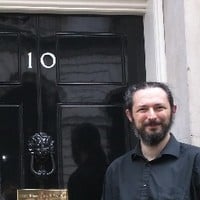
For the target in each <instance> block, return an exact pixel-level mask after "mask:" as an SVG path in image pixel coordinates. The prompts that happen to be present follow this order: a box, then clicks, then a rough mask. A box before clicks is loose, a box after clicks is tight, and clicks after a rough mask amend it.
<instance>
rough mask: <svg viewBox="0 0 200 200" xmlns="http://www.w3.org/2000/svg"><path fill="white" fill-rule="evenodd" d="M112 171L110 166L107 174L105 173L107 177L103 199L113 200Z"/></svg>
mask: <svg viewBox="0 0 200 200" xmlns="http://www.w3.org/2000/svg"><path fill="white" fill-rule="evenodd" d="M112 190H113V189H112V172H111V169H109V168H108V170H107V172H106V174H105V179H104V184H103V193H102V198H101V200H113V199H114V197H113V191H112Z"/></svg>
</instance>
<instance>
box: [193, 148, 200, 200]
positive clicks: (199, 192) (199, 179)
mask: <svg viewBox="0 0 200 200" xmlns="http://www.w3.org/2000/svg"><path fill="white" fill-rule="evenodd" d="M192 196H193V198H192V199H194V200H199V199H200V152H199V153H198V154H197V155H196V157H195V163H194V170H193V178H192Z"/></svg>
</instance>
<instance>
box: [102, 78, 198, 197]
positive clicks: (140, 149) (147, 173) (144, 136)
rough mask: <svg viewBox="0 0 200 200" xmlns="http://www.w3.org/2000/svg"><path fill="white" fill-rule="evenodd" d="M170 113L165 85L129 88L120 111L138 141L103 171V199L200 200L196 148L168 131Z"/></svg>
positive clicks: (172, 110) (173, 108)
mask: <svg viewBox="0 0 200 200" xmlns="http://www.w3.org/2000/svg"><path fill="white" fill-rule="evenodd" d="M175 112H176V105H175V104H174V99H173V96H172V92H171V91H170V89H169V87H168V86H167V85H166V84H164V83H160V82H145V83H140V84H137V85H132V86H130V87H129V88H128V90H127V92H126V94H125V113H126V116H127V118H128V120H129V121H130V123H131V124H132V126H133V130H134V132H135V134H136V136H137V137H138V138H139V142H138V144H137V145H136V147H135V148H134V149H133V150H132V151H130V152H128V153H126V154H125V155H123V156H121V157H119V158H117V159H116V160H115V161H113V162H112V163H111V165H110V166H109V167H108V169H107V172H106V176H105V183H104V191H103V195H102V200H200V148H199V147H195V146H192V145H189V144H184V143H181V142H178V141H177V140H176V138H175V137H174V135H173V134H172V133H171V132H170V128H171V125H172V123H173V119H174V115H175Z"/></svg>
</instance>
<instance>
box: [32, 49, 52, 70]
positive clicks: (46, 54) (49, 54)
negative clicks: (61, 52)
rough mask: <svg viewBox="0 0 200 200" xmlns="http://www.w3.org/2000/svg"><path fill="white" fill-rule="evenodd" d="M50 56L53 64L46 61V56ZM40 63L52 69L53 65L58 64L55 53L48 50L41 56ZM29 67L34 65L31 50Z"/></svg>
mask: <svg viewBox="0 0 200 200" xmlns="http://www.w3.org/2000/svg"><path fill="white" fill-rule="evenodd" d="M47 56H49V57H50V58H51V59H52V64H51V65H47V64H46V63H45V61H44V58H45V57H47ZM40 64H41V65H42V66H43V67H44V68H47V69H50V68H52V67H54V66H55V64H56V57H55V55H54V54H53V53H50V52H46V53H43V54H42V55H41V56H40ZM28 68H29V69H31V68H33V66H32V52H29V53H28Z"/></svg>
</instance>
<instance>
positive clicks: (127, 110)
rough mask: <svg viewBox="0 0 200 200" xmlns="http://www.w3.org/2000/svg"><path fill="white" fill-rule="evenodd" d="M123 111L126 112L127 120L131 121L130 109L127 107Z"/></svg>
mask: <svg viewBox="0 0 200 200" xmlns="http://www.w3.org/2000/svg"><path fill="white" fill-rule="evenodd" d="M125 113H126V116H127V118H128V120H129V121H130V122H132V121H133V119H132V113H131V111H130V110H129V109H126V110H125Z"/></svg>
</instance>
